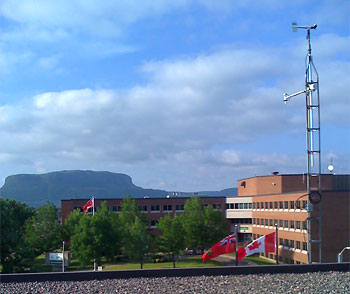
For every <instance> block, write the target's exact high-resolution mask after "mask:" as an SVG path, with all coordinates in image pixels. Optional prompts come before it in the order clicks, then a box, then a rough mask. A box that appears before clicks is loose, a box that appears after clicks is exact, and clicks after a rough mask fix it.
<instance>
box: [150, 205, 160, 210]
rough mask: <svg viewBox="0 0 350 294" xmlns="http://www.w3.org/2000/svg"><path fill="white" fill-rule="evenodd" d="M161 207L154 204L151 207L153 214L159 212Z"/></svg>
mask: <svg viewBox="0 0 350 294" xmlns="http://www.w3.org/2000/svg"><path fill="white" fill-rule="evenodd" d="M159 211H160V210H159V205H158V204H152V205H151V212H159Z"/></svg>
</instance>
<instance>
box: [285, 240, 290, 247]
mask: <svg viewBox="0 0 350 294" xmlns="http://www.w3.org/2000/svg"><path fill="white" fill-rule="evenodd" d="M284 246H287V247H289V240H288V239H284Z"/></svg>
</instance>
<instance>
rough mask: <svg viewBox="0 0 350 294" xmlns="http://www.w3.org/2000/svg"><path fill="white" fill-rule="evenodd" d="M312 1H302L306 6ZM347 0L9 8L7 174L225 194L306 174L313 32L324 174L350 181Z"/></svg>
mask: <svg viewBox="0 0 350 294" xmlns="http://www.w3.org/2000/svg"><path fill="white" fill-rule="evenodd" d="M305 2H307V3H305ZM349 15H350V6H349V2H348V1H345V0H344V1H298V0H296V1H275V0H268V1H251V0H245V1H243V0H242V1H239V0H238V1H229V0H227V1H226V0H223V1H211V0H188V1H185V0H179V1H169V0H159V1H156V0H153V1H151V0H144V1H135V0H129V1H94V0H84V1H81V0H69V1H68V0H67V1H65V0H62V1H47V0H45V1H44V0H36V1H34V0H32V1H29V0H28V1H15V0H3V1H1V3H0V77H1V83H0V126H1V127H0V140H1V142H2V143H1V147H0V164H1V171H0V179H1V181H2V182H3V181H4V179H5V177H6V176H8V175H12V174H19V173H45V172H50V171H56V170H64V169H91V170H108V171H113V172H121V173H126V174H128V175H130V176H131V177H132V178H133V180H134V183H135V184H137V185H140V186H143V187H151V188H160V189H166V190H180V191H197V190H217V189H224V188H228V187H233V186H236V181H237V179H240V178H244V177H251V176H254V175H266V174H270V173H271V172H273V171H279V172H281V173H302V172H305V170H306V155H305V153H306V151H305V150H306V139H305V97H304V96H298V97H296V98H294V99H293V100H292V101H291V102H290V103H288V104H287V105H284V104H283V95H282V94H283V93H284V92H288V93H293V92H296V91H300V90H303V88H304V71H305V69H304V58H305V55H306V49H307V42H306V40H305V31H298V32H297V33H292V30H291V22H293V21H297V22H298V24H300V25H312V24H314V23H316V24H318V27H317V30H316V31H312V35H311V41H312V49H313V56H314V63H315V65H316V67H317V70H318V72H319V74H320V97H321V127H322V131H321V140H322V145H321V149H322V171H323V172H326V171H327V165H328V164H329V162H330V158H332V160H333V163H334V165H335V172H336V173H340V174H341V173H349V172H350V160H349V155H350V154H349V153H350V152H349V150H350V131H349V124H350V119H349V113H350V102H349V94H348V92H349V91H348V89H347V86H348V85H350V77H349V72H350V53H349V52H350V38H349V30H350V21H349Z"/></svg>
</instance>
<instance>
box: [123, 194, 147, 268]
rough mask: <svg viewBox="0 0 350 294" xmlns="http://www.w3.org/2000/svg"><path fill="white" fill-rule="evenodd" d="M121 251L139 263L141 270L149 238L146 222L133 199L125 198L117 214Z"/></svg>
mask: <svg viewBox="0 0 350 294" xmlns="http://www.w3.org/2000/svg"><path fill="white" fill-rule="evenodd" d="M118 218H119V224H120V227H121V236H122V245H123V251H124V253H125V255H126V256H128V257H129V258H133V259H137V260H139V261H140V265H141V268H143V260H144V256H145V254H146V253H148V252H149V250H150V249H149V245H150V236H149V234H148V232H147V221H146V218H145V216H144V215H143V214H142V213H141V212H140V211H139V208H138V206H137V204H136V200H135V199H131V198H130V196H127V197H126V198H125V199H124V200H123V202H122V204H121V212H120V213H119V216H118Z"/></svg>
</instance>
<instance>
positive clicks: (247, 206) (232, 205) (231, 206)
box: [226, 203, 252, 209]
mask: <svg viewBox="0 0 350 294" xmlns="http://www.w3.org/2000/svg"><path fill="white" fill-rule="evenodd" d="M226 209H252V203H226Z"/></svg>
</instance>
